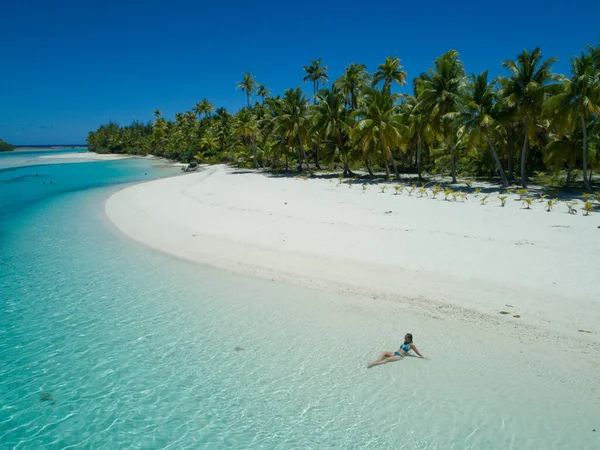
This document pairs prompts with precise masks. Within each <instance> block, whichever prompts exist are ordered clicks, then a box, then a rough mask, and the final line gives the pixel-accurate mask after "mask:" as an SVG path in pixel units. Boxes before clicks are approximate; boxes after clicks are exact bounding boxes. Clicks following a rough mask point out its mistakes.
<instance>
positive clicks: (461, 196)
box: [458, 191, 469, 202]
mask: <svg viewBox="0 0 600 450" xmlns="http://www.w3.org/2000/svg"><path fill="white" fill-rule="evenodd" d="M458 196H459V197H460V199H461V200H462V201H463V202H464V201H465V200H469V197H467V193H466V192H462V191H461V192H459V193H458Z"/></svg>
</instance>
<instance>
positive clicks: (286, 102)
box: [273, 88, 310, 170]
mask: <svg viewBox="0 0 600 450" xmlns="http://www.w3.org/2000/svg"><path fill="white" fill-rule="evenodd" d="M273 105H274V108H275V111H274V118H273V120H274V121H275V124H276V127H277V129H278V131H279V133H281V134H282V135H283V136H284V137H285V139H286V140H287V144H288V146H289V147H294V146H296V143H297V144H298V147H297V148H298V170H302V164H303V163H306V170H309V169H310V166H309V165H308V158H307V156H306V151H305V149H304V143H305V142H307V141H308V134H309V127H310V123H309V118H308V100H307V99H306V97H305V96H304V94H303V93H302V90H301V89H300V88H296V89H288V90H287V91H285V95H284V97H283V98H282V99H281V100H279V101H275V102H273Z"/></svg>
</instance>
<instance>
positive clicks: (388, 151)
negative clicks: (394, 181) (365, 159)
mask: <svg viewBox="0 0 600 450" xmlns="http://www.w3.org/2000/svg"><path fill="white" fill-rule="evenodd" d="M363 92H364V96H365V106H364V109H361V110H360V111H358V116H359V117H360V118H361V119H360V120H359V121H358V123H357V124H356V126H355V127H354V130H353V132H352V137H353V139H354V140H355V142H357V144H358V145H359V146H360V147H361V148H362V149H363V151H365V152H366V151H368V150H369V148H371V149H377V151H379V152H380V153H381V157H382V160H383V164H384V167H385V173H386V178H387V179H389V178H390V171H389V166H388V160H390V161H391V163H392V168H393V170H394V173H395V175H396V178H399V177H400V174H399V173H398V168H397V166H396V161H395V160H394V156H393V154H392V151H393V150H394V149H395V148H399V147H400V142H401V133H402V131H403V130H404V126H403V124H402V123H401V120H400V116H399V115H398V113H397V107H396V105H395V102H396V101H397V100H398V99H399V96H398V95H396V94H392V93H390V92H388V91H386V90H384V91H380V90H378V89H376V88H368V87H367V88H364V91H363Z"/></svg>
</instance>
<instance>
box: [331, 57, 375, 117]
mask: <svg viewBox="0 0 600 450" xmlns="http://www.w3.org/2000/svg"><path fill="white" fill-rule="evenodd" d="M370 82H371V75H369V72H367V66H365V65H364V64H354V63H352V64H350V65H349V66H348V67H346V70H345V72H344V73H343V74H342V76H341V77H340V78H338V79H337V80H336V81H335V83H334V84H335V86H336V87H337V88H339V89H340V92H341V93H342V95H343V96H344V99H345V101H346V107H348V108H350V109H351V110H353V111H354V110H356V109H358V99H359V97H360V94H361V91H362V89H363V88H364V87H365V86H367V85H368V84H369V83H370Z"/></svg>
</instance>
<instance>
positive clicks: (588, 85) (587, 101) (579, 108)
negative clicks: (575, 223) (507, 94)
mask: <svg viewBox="0 0 600 450" xmlns="http://www.w3.org/2000/svg"><path fill="white" fill-rule="evenodd" d="M545 107H546V111H549V112H550V113H551V116H552V117H554V118H557V117H561V116H563V115H565V114H568V115H575V116H578V117H579V120H580V121H581V130H582V135H583V152H582V166H583V167H582V168H583V185H584V188H585V190H586V191H588V192H589V191H591V188H592V187H591V183H590V179H589V178H588V126H589V122H590V116H593V115H597V114H598V113H600V79H599V77H598V71H597V70H596V68H595V67H594V61H593V57H592V55H591V54H584V53H582V54H581V57H575V58H571V77H570V78H565V79H563V89H562V92H560V93H559V94H556V95H555V96H553V97H550V98H549V99H548V100H547V102H546V105H545Z"/></svg>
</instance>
